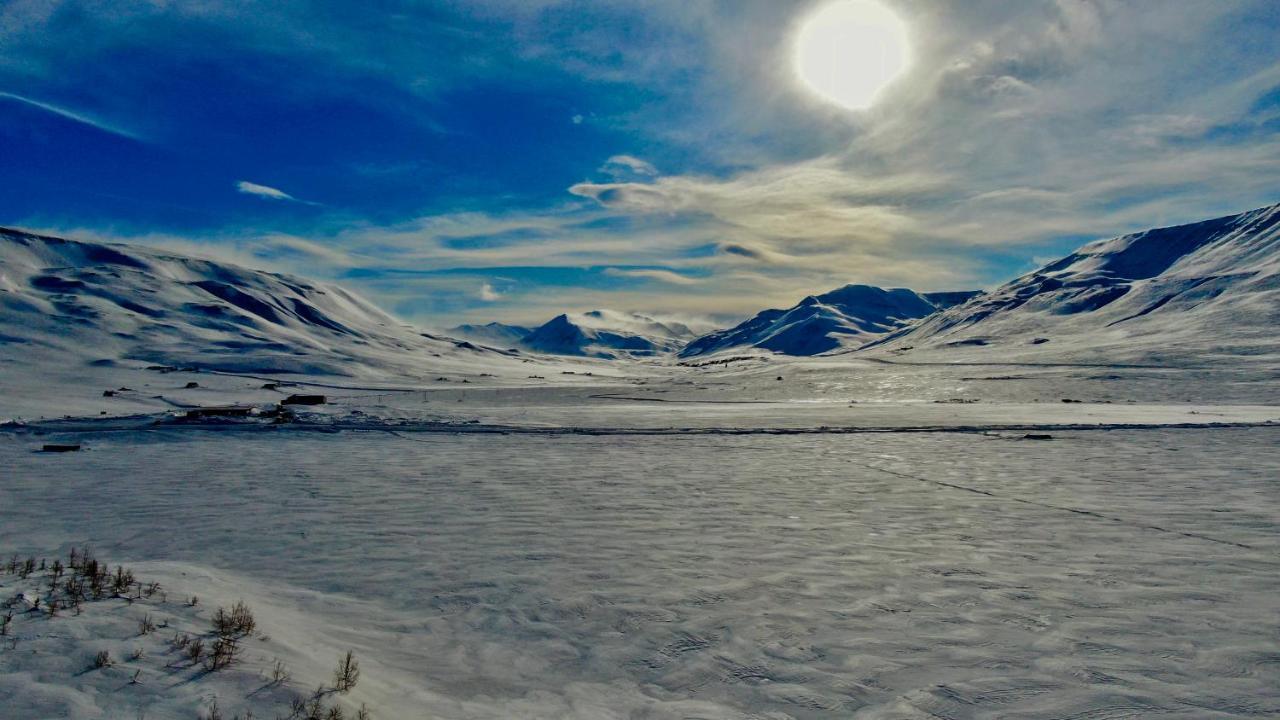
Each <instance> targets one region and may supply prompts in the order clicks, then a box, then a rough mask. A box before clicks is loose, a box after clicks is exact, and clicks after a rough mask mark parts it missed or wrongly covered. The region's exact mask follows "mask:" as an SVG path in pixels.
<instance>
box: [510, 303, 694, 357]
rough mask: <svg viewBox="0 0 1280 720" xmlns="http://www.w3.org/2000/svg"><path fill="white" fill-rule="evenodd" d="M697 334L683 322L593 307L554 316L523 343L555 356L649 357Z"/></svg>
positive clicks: (683, 343) (530, 334)
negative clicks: (587, 310) (588, 309)
mask: <svg viewBox="0 0 1280 720" xmlns="http://www.w3.org/2000/svg"><path fill="white" fill-rule="evenodd" d="M697 335H698V333H697V331H696V330H694V329H692V328H690V327H689V326H688V325H687V324H685V323H683V322H678V321H674V320H659V319H655V318H652V317H649V316H647V315H639V314H636V313H626V312H618V311H616V310H592V311H590V312H585V313H566V314H563V315H557V316H556V317H554V318H552V319H551V320H549V321H548V322H546V323H545V324H543V325H542V326H540V327H538V328H535V329H534V330H533V331H532V332H531V333H529V334H528V335H526V336H525V337H524V340H523V343H522V344H523V345H524V347H527V348H529V349H531V350H536V351H538V352H544V353H551V354H555V355H582V356H587V357H598V358H622V357H648V356H653V355H661V354H665V353H671V352H675V351H677V350H679V349H680V348H682V347H684V345H685V343H687V342H688V341H690V340H692V339H693V338H695V337H697Z"/></svg>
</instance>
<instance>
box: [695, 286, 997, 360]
mask: <svg viewBox="0 0 1280 720" xmlns="http://www.w3.org/2000/svg"><path fill="white" fill-rule="evenodd" d="M974 294H975V293H973V292H951V293H932V294H930V295H921V294H919V293H916V292H914V291H912V290H907V289H906V288H894V289H891V290H886V289H884V288H878V287H874V286H871V285H846V286H844V287H842V288H838V289H836V290H832V291H831V292H828V293H824V294H822V295H810V296H809V297H806V298H805V299H804V300H801V301H800V302H799V303H798V304H797V305H795V306H794V307H791V308H788V309H786V310H765V311H763V312H761V313H759V314H757V315H756V316H755V317H753V318H751V319H749V320H747V321H745V322H743V323H741V324H739V325H736V326H734V327H731V328H729V329H727V330H720V331H717V332H713V333H710V334H708V335H704V336H702V337H700V338H698V339H697V340H694V341H693V342H691V343H689V344H688V345H687V346H685V348H684V349H683V350H682V351H681V352H680V356H681V357H694V356H697V355H706V354H708V353H714V352H719V351H721V350H727V349H729V348H743V347H752V348H761V349H764V350H773V351H774V352H779V353H783V354H786V355H817V354H819V353H824V352H828V351H830V350H835V349H837V348H841V347H850V346H855V347H856V346H857V345H860V344H862V343H865V342H867V341H869V340H871V339H873V338H875V337H878V336H880V335H882V334H884V333H886V332H889V331H891V330H895V329H897V328H900V327H902V326H903V325H904V324H906V323H909V322H911V321H913V320H916V319H919V318H922V317H926V316H928V315H932V314H933V313H935V312H937V311H938V310H939V309H940V308H942V307H950V306H951V305H953V304H955V303H956V302H963V301H964V300H965V299H968V298H969V297H972V296H973V295H974Z"/></svg>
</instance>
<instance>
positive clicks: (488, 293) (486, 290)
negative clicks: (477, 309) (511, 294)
mask: <svg viewBox="0 0 1280 720" xmlns="http://www.w3.org/2000/svg"><path fill="white" fill-rule="evenodd" d="M480 299H481V300H483V301H485V302H497V301H499V300H501V299H502V293H500V292H498V291H497V290H494V289H493V285H491V284H489V283H487V282H486V283H481V284H480Z"/></svg>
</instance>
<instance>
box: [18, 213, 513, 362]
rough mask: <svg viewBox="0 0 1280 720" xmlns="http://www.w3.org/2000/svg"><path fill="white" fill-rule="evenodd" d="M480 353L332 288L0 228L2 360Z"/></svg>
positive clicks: (400, 358) (438, 358) (393, 357)
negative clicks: (425, 332)
mask: <svg viewBox="0 0 1280 720" xmlns="http://www.w3.org/2000/svg"><path fill="white" fill-rule="evenodd" d="M482 352H484V351H479V350H475V349H464V348H459V347H458V346H457V345H456V343H454V342H453V341H451V340H450V339H448V338H435V337H428V336H424V335H421V334H419V333H418V332H416V331H415V330H414V329H413V328H411V327H409V326H407V325H405V324H403V323H401V322H400V321H398V320H396V319H394V318H392V317H391V316H389V315H387V314H386V313H384V312H382V311H381V310H379V309H378V308H376V307H374V306H373V305H372V304H370V303H369V302H367V301H365V300H363V299H361V298H360V297H358V296H356V295H354V294H352V293H350V292H348V291H346V290H344V289H342V288H340V287H336V286H331V285H320V284H316V283H312V282H308V281H305V280H301V279H299V278H295V277H291V276H288V275H279V274H275V273H268V272H262V271H257V270H248V269H245V268H241V267H237V266H235V265H230V264H226V263H219V262H213V261H208V260H200V259H196V258H191V257H184V256H179V255H174V254H171V253H165V252H162V251H158V250H152V249H147V248H141V247H135V246H127V245H107V244H98V243H88V242H77V241H72V240H64V239H60V238H54V237H45V236H40V235H34V234H30V233H25V232H20V231H15V230H7V229H0V360H3V361H4V362H5V363H6V364H18V365H21V364H24V363H31V362H36V360H35V359H36V358H37V357H38V356H40V357H44V358H55V359H56V360H57V361H58V362H60V363H74V362H84V363H96V364H97V365H99V366H109V365H111V364H114V363H118V362H124V361H135V362H136V363H154V364H162V365H174V366H195V367H199V368H202V369H209V370H224V371H235V372H270V373H285V372H292V373H313V374H316V373H318V374H334V375H353V374H379V373H400V372H406V371H415V370H417V371H425V370H427V366H428V365H431V364H432V363H436V364H439V363H446V364H447V361H448V359H449V358H450V357H453V356H457V362H458V364H462V363H463V362H465V361H466V360H467V359H468V358H474V356H475V355H476V354H477V353H482ZM491 354H492V355H493V357H494V358H497V359H501V360H505V358H502V356H500V355H498V354H496V353H491ZM463 356H466V357H463Z"/></svg>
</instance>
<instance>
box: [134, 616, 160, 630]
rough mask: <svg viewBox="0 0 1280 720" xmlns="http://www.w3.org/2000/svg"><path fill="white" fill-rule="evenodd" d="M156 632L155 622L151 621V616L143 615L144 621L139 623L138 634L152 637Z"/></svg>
mask: <svg viewBox="0 0 1280 720" xmlns="http://www.w3.org/2000/svg"><path fill="white" fill-rule="evenodd" d="M155 631H156V623H155V621H154V620H152V619H151V616H150V615H143V616H142V619H141V620H139V621H138V634H139V635H150V634H151V633H153V632H155Z"/></svg>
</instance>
